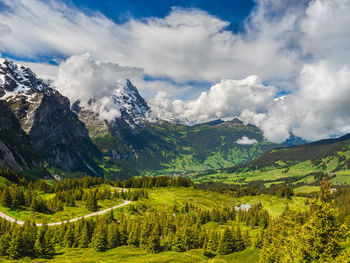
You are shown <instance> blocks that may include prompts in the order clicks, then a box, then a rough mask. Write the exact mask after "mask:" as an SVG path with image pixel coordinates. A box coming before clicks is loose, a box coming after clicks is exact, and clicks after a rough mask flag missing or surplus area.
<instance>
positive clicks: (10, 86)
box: [0, 59, 304, 179]
mask: <svg viewBox="0 0 350 263" xmlns="http://www.w3.org/2000/svg"><path fill="white" fill-rule="evenodd" d="M110 96H111V97H110V98H111V100H112V101H113V107H114V108H115V110H117V111H118V112H120V114H118V116H117V117H114V118H113V119H112V120H106V119H103V118H102V117H101V116H100V114H99V112H98V111H97V110H96V103H98V101H96V99H95V98H91V99H90V100H89V102H88V103H84V104H82V103H81V101H80V100H77V101H74V102H72V103H71V102H70V101H69V99H68V98H67V97H65V96H63V95H62V94H60V93H59V92H58V91H57V90H55V89H54V87H53V86H52V84H51V83H50V82H45V81H43V80H41V79H40V78H38V77H37V76H36V75H35V73H33V72H32V71H31V70H30V69H29V68H28V67H25V66H22V65H17V64H15V63H13V62H11V61H9V60H4V59H0V109H1V116H0V120H1V124H0V165H1V166H3V167H10V168H12V169H14V170H16V171H22V170H30V169H33V168H34V167H38V166H40V167H45V169H47V170H49V171H51V173H52V174H54V175H55V176H57V175H58V176H62V177H64V176H66V173H67V172H68V173H69V172H84V173H86V174H89V175H93V176H105V177H107V178H111V179H115V178H123V177H130V176H134V175H138V174H160V173H183V172H189V171H191V172H193V171H194V172H195V171H203V170H206V169H216V168H224V167H230V166H233V165H240V164H244V163H247V162H249V161H251V160H253V159H255V158H256V157H258V156H260V155H261V154H263V153H264V152H266V151H269V150H271V149H274V148H276V147H281V146H292V145H295V144H299V143H304V141H303V140H301V139H300V138H297V137H294V136H291V137H290V138H289V139H288V140H287V141H286V142H285V143H284V144H274V143H271V142H268V141H267V140H266V139H265V138H264V137H263V133H262V131H261V130H260V129H259V128H257V127H256V126H254V125H251V124H244V123H243V122H242V121H240V120H239V119H237V118H235V119H233V120H230V121H222V120H214V121H211V122H208V123H203V124H197V125H193V126H186V125H181V124H176V123H170V122H167V121H164V120H159V119H156V120H155V119H152V118H150V116H152V115H151V114H152V112H151V109H150V107H149V106H148V105H147V103H146V101H145V100H144V99H143V98H142V97H141V96H140V94H139V93H138V90H137V88H136V87H135V86H134V85H133V84H132V83H131V82H130V81H129V80H123V81H121V82H118V83H116V86H115V89H114V91H113V92H112V93H111V95H110ZM242 138H246V141H247V142H245V143H244V142H242V140H241V139H242Z"/></svg>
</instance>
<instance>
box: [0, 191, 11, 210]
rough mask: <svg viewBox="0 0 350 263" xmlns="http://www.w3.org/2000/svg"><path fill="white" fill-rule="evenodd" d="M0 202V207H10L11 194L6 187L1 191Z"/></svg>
mask: <svg viewBox="0 0 350 263" xmlns="http://www.w3.org/2000/svg"><path fill="white" fill-rule="evenodd" d="M0 201H1V205H2V206H5V207H10V206H11V205H12V198H11V194H10V191H9V189H8V187H7V186H5V188H4V190H2V193H1V197H0Z"/></svg>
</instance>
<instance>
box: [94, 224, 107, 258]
mask: <svg viewBox="0 0 350 263" xmlns="http://www.w3.org/2000/svg"><path fill="white" fill-rule="evenodd" d="M107 238H108V236H107V225H106V222H105V221H104V220H98V222H97V226H96V228H95V232H94V238H93V247H94V248H95V250H96V251H105V250H106V249H107V248H108V239H107Z"/></svg>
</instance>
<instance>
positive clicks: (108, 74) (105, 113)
mask: <svg viewBox="0 0 350 263" xmlns="http://www.w3.org/2000/svg"><path fill="white" fill-rule="evenodd" d="M142 73H143V70H142V69H140V68H135V67H127V66H120V65H119V64H116V63H110V62H103V61H99V60H94V59H93V58H92V57H91V55H90V54H89V53H85V54H83V55H77V56H72V57H70V58H69V59H67V60H66V61H65V62H63V63H61V64H60V66H59V69H58V74H57V78H56V80H55V82H54V84H55V86H56V87H57V89H58V90H59V91H60V92H61V93H62V94H63V95H65V96H67V97H69V98H70V99H71V101H72V102H74V101H76V100H80V101H81V104H82V105H83V106H84V105H85V106H86V105H88V103H89V100H91V99H93V100H94V101H95V103H94V105H93V107H95V108H94V110H95V111H97V112H99V113H100V116H101V117H102V118H104V119H107V120H112V119H113V118H115V117H119V116H120V112H119V109H117V108H116V107H115V103H113V97H112V95H113V91H114V90H115V89H116V84H117V82H120V81H123V80H125V79H129V78H133V77H135V76H138V75H141V74H142Z"/></svg>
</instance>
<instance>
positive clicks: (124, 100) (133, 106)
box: [113, 79, 150, 124]
mask: <svg viewBox="0 0 350 263" xmlns="http://www.w3.org/2000/svg"><path fill="white" fill-rule="evenodd" d="M113 101H114V103H115V104H116V107H117V108H119V110H120V112H121V116H122V118H127V119H128V120H129V121H131V122H132V123H134V124H140V122H141V120H142V119H144V118H146V117H147V115H148V113H149V112H150V107H149V106H148V105H147V103H146V101H145V100H144V99H143V98H142V97H141V95H140V94H139V92H138V90H137V88H136V87H135V86H134V85H133V84H132V83H131V81H130V80H128V79H126V80H124V81H121V82H118V83H117V85H116V89H115V90H114V93H113Z"/></svg>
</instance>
